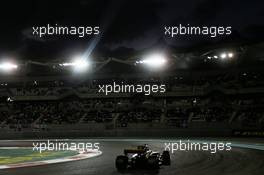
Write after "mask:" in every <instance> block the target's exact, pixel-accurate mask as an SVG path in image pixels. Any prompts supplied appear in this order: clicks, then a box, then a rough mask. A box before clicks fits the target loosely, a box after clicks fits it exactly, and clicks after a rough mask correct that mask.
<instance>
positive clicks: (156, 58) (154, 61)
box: [139, 54, 167, 67]
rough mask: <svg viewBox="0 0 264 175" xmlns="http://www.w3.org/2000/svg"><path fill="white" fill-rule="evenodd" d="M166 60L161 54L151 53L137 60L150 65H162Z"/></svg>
mask: <svg viewBox="0 0 264 175" xmlns="http://www.w3.org/2000/svg"><path fill="white" fill-rule="evenodd" d="M166 62H167V60H166V58H165V56H164V55H162V54H153V55H149V56H147V57H146V58H145V59H143V60H141V61H139V63H140V64H146V65H149V66H152V67H160V66H163V65H164V64H165V63H166Z"/></svg>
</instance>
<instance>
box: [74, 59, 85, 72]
mask: <svg viewBox="0 0 264 175" xmlns="http://www.w3.org/2000/svg"><path fill="white" fill-rule="evenodd" d="M71 64H72V66H73V67H74V71H76V72H83V71H86V70H87V68H88V67H89V63H88V61H87V60H86V59H85V58H83V57H77V58H75V59H74V61H73V62H72V63H71Z"/></svg>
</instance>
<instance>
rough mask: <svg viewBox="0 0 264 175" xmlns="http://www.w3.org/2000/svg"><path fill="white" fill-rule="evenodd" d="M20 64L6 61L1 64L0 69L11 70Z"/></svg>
mask: <svg viewBox="0 0 264 175" xmlns="http://www.w3.org/2000/svg"><path fill="white" fill-rule="evenodd" d="M17 68H18V66H17V65H16V64H13V63H10V62H5V63H2V64H0V69H1V70H4V71H11V70H13V69H17Z"/></svg>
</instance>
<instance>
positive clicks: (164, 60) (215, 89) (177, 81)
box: [0, 43, 264, 174]
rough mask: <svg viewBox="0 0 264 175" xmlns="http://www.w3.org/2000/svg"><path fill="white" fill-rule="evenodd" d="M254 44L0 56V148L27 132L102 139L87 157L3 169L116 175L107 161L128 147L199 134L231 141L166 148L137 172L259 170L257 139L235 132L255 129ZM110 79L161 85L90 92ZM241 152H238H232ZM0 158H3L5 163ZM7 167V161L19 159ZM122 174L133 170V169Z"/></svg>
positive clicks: (22, 139) (257, 73)
mask: <svg viewBox="0 0 264 175" xmlns="http://www.w3.org/2000/svg"><path fill="white" fill-rule="evenodd" d="M164 48H166V49H164ZM263 49H264V44H263V43H246V44H232V45H226V44H225V45H224V46H223V45H219V46H218V45H217V46H214V47H212V46H210V47H203V48H198V49H190V50H177V49H174V48H172V47H170V46H165V47H163V49H156V48H151V49H149V50H148V51H144V52H137V53H134V54H131V55H127V56H124V57H123V58H119V57H103V58H98V59H94V58H92V57H91V58H89V59H85V60H84V59H82V57H78V58H76V59H74V60H67V59H65V60H64V61H61V59H60V62H36V61H29V60H27V61H25V62H20V63H15V62H5V63H2V64H1V66H0V69H1V83H0V95H1V103H0V109H1V110H0V127H1V128H0V133H1V135H0V138H1V139H3V140H2V141H1V146H2V147H5V146H17V145H19V147H21V146H22V147H23V146H28V145H30V144H31V141H32V140H34V139H35V140H36V139H40V140H43V139H44V140H45V139H75V140H76V139H79V140H82V139H92V140H93V139H95V140H96V139H97V140H99V141H100V142H101V145H103V148H102V155H101V156H99V157H98V158H95V159H94V160H92V159H91V160H89V159H87V160H86V159H85V160H80V161H74V162H72V161H70V162H68V163H61V164H56V165H44V166H37V167H29V168H18V169H16V168H15V169H14V170H12V171H9V170H3V172H4V174H10V173H11V174H12V172H15V174H48V173H49V174H65V173H66V174H71V173H75V174H89V173H90V174H95V173H99V174H104V173H106V172H112V174H118V173H119V172H117V171H116V169H115V166H114V163H113V161H114V158H115V157H116V156H117V155H119V154H120V150H123V149H124V147H127V146H129V145H134V144H145V143H146V142H147V143H149V144H150V145H151V146H152V147H154V149H155V148H159V149H162V147H163V142H164V141H174V140H175V139H176V140H177V138H196V139H197V138H198V139H201V141H203V139H202V138H207V139H206V140H207V141H208V140H211V141H212V140H214V139H216V140H217V139H219V138H220V139H224V140H228V139H231V141H233V142H237V145H236V144H234V145H235V146H236V147H235V148H234V149H233V150H232V152H224V153H216V154H213V155H211V154H210V153H207V152H192V151H190V152H178V153H177V154H172V155H171V166H170V167H166V168H164V169H160V170H157V171H156V170H155V171H149V170H148V171H147V172H145V170H142V171H140V173H142V174H174V173H176V174H192V173H194V172H196V173H198V172H199V173H201V174H206V173H211V174H221V172H223V171H222V169H223V168H226V169H225V171H226V172H227V173H229V174H261V172H263V171H264V170H263V164H264V162H263V151H260V150H261V149H263V145H262V143H263V140H261V139H257V142H255V143H258V146H256V145H255V144H245V143H247V142H249V141H248V140H247V139H243V138H235V139H234V137H242V136H244V137H245V136H247V137H263V135H264V131H263V128H264V110H263V109H264V108H263V104H264V103H263V102H264V74H263V73H264V72H263V63H264V53H263ZM145 53H148V54H147V55H145ZM149 53H150V54H149ZM149 55H150V56H149ZM114 82H115V83H116V84H119V85H122V84H128V85H146V84H148V85H153V84H155V85H161V84H163V85H165V86H166V91H165V92H162V93H159V92H157V93H150V94H147V95H146V94H144V93H143V92H142V93H131V92H130V93H128V92H122V93H114V92H109V94H107V95H106V94H105V93H100V92H99V86H101V85H112V84H113V83H114ZM102 138H103V139H102ZM160 138H162V139H160ZM10 139H11V140H10ZM164 139H165V140H164ZM166 139H167V140H166ZM241 141H242V143H243V144H242V143H241ZM76 142H78V141H77V140H76ZM248 148H252V150H251V149H248ZM4 153H7V152H6V151H5V152H4ZM65 154H67V155H68V154H70V153H65ZM9 155H10V154H9ZM249 155H250V156H249ZM48 156H50V157H52V156H53V155H48ZM56 156H58V155H56ZM71 156H74V155H71ZM241 156H244V157H243V159H239V158H238V157H241ZM58 157H59V156H58ZM208 157H210V160H209V158H208ZM211 159H212V160H211ZM0 160H1V159H0ZM8 160H11V159H7V160H5V161H8ZM37 160H38V159H37ZM16 161H17V160H16ZM16 161H15V162H16ZM42 161H43V160H42ZM209 161H210V162H209ZM18 162H19V161H18ZM186 162H189V164H186ZM198 162H200V164H199V163H198ZM245 162H247V163H245ZM8 164H11V165H12V166H13V168H14V167H16V166H19V165H20V166H22V167H23V166H28V165H24V164H22V165H21V164H18V165H17V164H16V165H13V164H12V162H8V163H7V165H8ZM231 164H232V165H234V166H233V169H232V168H230V165H231ZM245 164H247V166H244V165H245ZM7 165H6V164H5V162H4V161H3V162H2V163H1V162H0V168H1V169H6V168H7V169H8V168H10V167H8V166H7ZM65 165H67V166H65ZM200 165H201V166H200ZM12 166H11V167H12ZM242 166H244V167H243V168H242ZM231 167H232V166H231ZM62 169H63V170H62ZM125 173H126V172H125ZM127 173H128V174H134V173H138V170H128V172H127ZM199 173H198V174H199Z"/></svg>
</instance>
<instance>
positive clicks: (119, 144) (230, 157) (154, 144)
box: [0, 140, 264, 175]
mask: <svg viewBox="0 0 264 175" xmlns="http://www.w3.org/2000/svg"><path fill="white" fill-rule="evenodd" d="M82 141H83V140H82ZM87 142H89V141H87ZM145 143H147V144H149V146H150V148H151V149H153V150H160V151H162V150H163V149H164V142H162V141H146V142H142V141H111V140H109V141H100V150H101V151H102V152H103V154H102V155H101V156H99V157H95V158H91V159H85V160H80V161H73V162H67V163H59V164H50V165H42V166H35V167H27V168H18V169H5V170H0V174H1V175H90V174H91V175H93V174H95V175H101V174H102V175H104V174H106V175H107V174H109V175H118V174H125V175H130V174H131V175H132V174H133V175H134V174H135V175H140V174H145V175H148V174H160V175H205V174H210V175H261V174H264V151H261V150H255V149H247V148H236V147H233V148H232V150H231V151H229V152H226V151H220V152H217V153H215V154H211V153H210V152H205V151H177V152H175V153H174V154H171V160H172V162H171V165H170V166H162V167H161V168H160V170H159V171H147V170H126V171H124V172H118V171H117V170H116V168H115V157H116V156H117V155H119V154H122V153H123V149H124V148H126V147H131V146H133V145H134V146H135V145H138V144H145ZM27 144H28V143H27V142H24V141H17V142H14V141H12V142H10V141H8V142H5V141H0V146H10V145H12V146H14V145H16V146H25V145H27Z"/></svg>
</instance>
